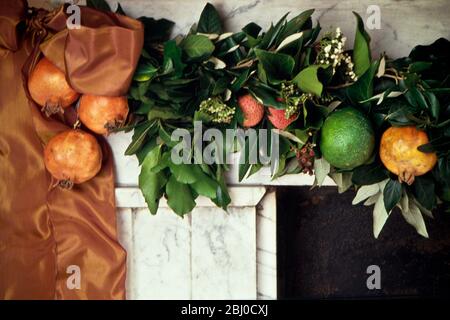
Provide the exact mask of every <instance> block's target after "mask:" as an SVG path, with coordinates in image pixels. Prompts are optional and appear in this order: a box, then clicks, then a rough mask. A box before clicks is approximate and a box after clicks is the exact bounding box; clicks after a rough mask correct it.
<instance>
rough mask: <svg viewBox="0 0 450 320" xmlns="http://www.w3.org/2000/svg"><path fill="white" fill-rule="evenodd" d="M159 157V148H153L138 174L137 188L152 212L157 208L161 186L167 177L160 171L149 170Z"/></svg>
mask: <svg viewBox="0 0 450 320" xmlns="http://www.w3.org/2000/svg"><path fill="white" fill-rule="evenodd" d="M159 158H160V148H159V147H158V148H154V149H153V150H152V151H151V152H150V153H149V154H148V155H147V157H146V158H145V159H144V162H143V164H142V168H141V173H140V175H139V188H140V189H141V191H142V194H143V195H144V198H145V201H146V202H147V205H148V208H149V210H150V212H151V213H152V214H156V212H157V210H158V204H159V199H160V198H161V196H162V195H163V187H164V186H165V184H166V182H167V178H166V176H165V175H164V174H163V173H162V172H158V173H153V172H152V171H151V169H152V168H153V167H154V166H155V164H156V163H157V162H158V161H159Z"/></svg>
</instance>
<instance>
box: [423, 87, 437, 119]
mask: <svg viewBox="0 0 450 320" xmlns="http://www.w3.org/2000/svg"><path fill="white" fill-rule="evenodd" d="M423 95H424V96H425V98H426V99H427V101H428V107H429V111H430V113H431V116H432V117H433V119H436V120H438V119H439V113H440V108H441V107H440V105H439V101H438V99H437V98H436V96H435V95H434V93H432V92H429V91H425V92H424V93H423Z"/></svg>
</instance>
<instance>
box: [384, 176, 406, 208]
mask: <svg viewBox="0 0 450 320" xmlns="http://www.w3.org/2000/svg"><path fill="white" fill-rule="evenodd" d="M401 197H402V185H401V183H400V182H398V181H397V180H392V179H390V180H389V181H388V183H387V184H386V187H385V188H384V191H383V199H384V207H385V208H386V212H391V210H392V209H393V208H394V207H395V206H396V205H397V203H399V202H400V198H401Z"/></svg>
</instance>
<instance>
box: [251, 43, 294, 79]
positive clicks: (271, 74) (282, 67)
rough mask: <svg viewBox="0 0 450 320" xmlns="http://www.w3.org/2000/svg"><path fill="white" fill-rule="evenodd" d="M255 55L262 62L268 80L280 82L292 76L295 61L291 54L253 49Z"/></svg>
mask: <svg viewBox="0 0 450 320" xmlns="http://www.w3.org/2000/svg"><path fill="white" fill-rule="evenodd" d="M255 54H256V57H257V58H258V60H259V62H260V63H261V64H262V66H263V68H264V71H265V72H266V75H267V77H268V80H269V82H271V83H273V84H277V83H280V82H281V81H283V80H289V79H291V77H292V71H293V70H294V66H295V61H294V58H292V57H291V56H289V55H287V54H284V53H274V52H269V51H265V50H261V49H255Z"/></svg>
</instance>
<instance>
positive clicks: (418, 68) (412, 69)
mask: <svg viewBox="0 0 450 320" xmlns="http://www.w3.org/2000/svg"><path fill="white" fill-rule="evenodd" d="M432 65H433V63H431V62H423V61H417V62H413V63H411V64H410V65H409V67H408V72H409V73H421V72H422V71H425V70H427V69H429V68H431V66H432Z"/></svg>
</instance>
